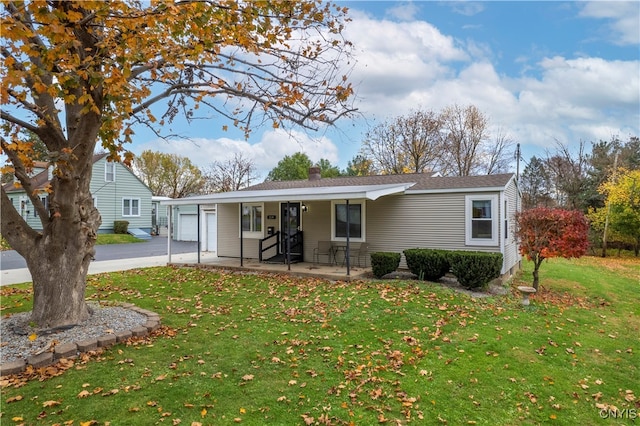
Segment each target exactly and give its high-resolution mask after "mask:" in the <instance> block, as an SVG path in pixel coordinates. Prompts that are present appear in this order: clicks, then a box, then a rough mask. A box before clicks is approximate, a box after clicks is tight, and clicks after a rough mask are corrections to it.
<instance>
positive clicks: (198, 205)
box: [196, 204, 200, 263]
mask: <svg viewBox="0 0 640 426" xmlns="http://www.w3.org/2000/svg"><path fill="white" fill-rule="evenodd" d="M196 206H197V207H198V216H197V217H198V219H197V220H198V226H197V230H198V263H200V204H196Z"/></svg>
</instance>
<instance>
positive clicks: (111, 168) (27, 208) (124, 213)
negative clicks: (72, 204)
mask: <svg viewBox="0 0 640 426" xmlns="http://www.w3.org/2000/svg"><path fill="white" fill-rule="evenodd" d="M92 170H93V171H92V176H91V183H90V191H91V195H92V197H93V203H94V205H95V206H96V208H97V209H98V210H99V211H100V216H101V217H102V224H101V225H100V228H99V229H98V232H99V233H111V232H113V223H114V221H117V220H126V221H127V222H129V229H130V230H133V229H140V230H142V231H144V232H145V233H150V232H151V230H152V206H151V190H150V189H149V187H148V186H147V185H145V184H144V183H143V182H142V181H141V180H140V179H138V177H137V176H136V175H134V174H133V173H132V172H131V170H129V169H128V168H127V167H125V166H124V165H122V164H121V163H113V162H109V161H107V154H96V155H94V156H93V169H92ZM52 172H53V169H52V167H51V165H50V164H49V163H45V162H36V164H35V167H34V170H33V173H32V175H33V182H34V188H35V189H37V190H39V191H41V195H40V197H41V198H42V200H43V202H44V203H45V205H46V203H48V195H47V192H46V187H47V186H48V185H49V181H50V180H51V177H52ZM5 191H6V192H7V195H8V196H9V199H10V200H11V202H12V203H13V205H14V206H15V207H16V209H17V210H18V212H19V213H20V214H21V215H22V217H23V218H24V219H25V220H26V221H27V223H28V224H29V225H30V226H31V227H32V228H34V229H42V224H41V223H40V220H39V219H38V217H37V213H36V211H35V210H34V209H33V206H31V205H30V201H29V199H28V198H27V196H26V193H25V191H24V189H22V188H21V187H19V186H18V187H16V186H15V185H14V184H13V183H11V184H7V185H6V186H5Z"/></svg>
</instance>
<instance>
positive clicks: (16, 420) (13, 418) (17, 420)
mask: <svg viewBox="0 0 640 426" xmlns="http://www.w3.org/2000/svg"><path fill="white" fill-rule="evenodd" d="M11 420H13V421H14V422H21V421H23V420H24V419H23V418H22V417H11Z"/></svg>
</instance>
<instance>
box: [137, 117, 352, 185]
mask: <svg viewBox="0 0 640 426" xmlns="http://www.w3.org/2000/svg"><path fill="white" fill-rule="evenodd" d="M132 149H133V151H134V153H135V154H140V153H142V151H144V150H151V151H156V152H164V153H169V154H177V155H181V156H184V157H187V158H189V159H190V160H191V162H192V163H194V164H195V165H196V166H198V167H199V168H201V169H203V168H206V167H208V166H209V165H210V164H211V163H213V162H215V161H225V160H227V159H230V158H232V157H233V155H234V154H236V153H242V154H243V155H244V156H245V157H247V158H250V159H252V160H253V162H254V164H255V165H256V168H257V170H258V174H259V175H260V176H261V177H262V178H264V177H266V175H267V174H268V173H269V171H270V170H271V169H273V168H274V167H275V166H276V165H277V164H278V161H280V160H282V159H283V158H284V157H285V156H286V155H292V154H295V153H296V152H304V153H305V154H307V155H308V156H309V158H310V159H311V161H313V162H317V161H319V160H320V159H321V158H326V159H327V160H329V161H330V162H331V164H337V163H338V159H339V158H338V157H339V156H338V148H337V147H336V145H335V144H334V143H333V142H332V141H331V140H330V139H328V138H326V137H318V138H312V137H310V136H309V135H307V134H305V133H303V132H298V131H290V132H285V131H283V130H279V129H278V130H269V131H266V132H264V133H263V134H262V136H261V137H260V140H259V141H258V142H255V143H249V142H247V141H244V140H234V139H228V138H217V139H205V138H196V139H192V140H174V141H171V142H166V141H164V140H154V141H150V142H146V143H143V144H137V145H135V146H134V147H132Z"/></svg>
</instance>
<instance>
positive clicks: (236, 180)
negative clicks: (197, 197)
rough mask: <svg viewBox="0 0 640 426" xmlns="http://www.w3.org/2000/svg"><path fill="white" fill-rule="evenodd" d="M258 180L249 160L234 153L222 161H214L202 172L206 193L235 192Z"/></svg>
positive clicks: (251, 161) (252, 164)
mask: <svg viewBox="0 0 640 426" xmlns="http://www.w3.org/2000/svg"><path fill="white" fill-rule="evenodd" d="M256 179H258V175H257V172H256V166H255V164H254V162H253V160H252V159H251V158H248V157H245V156H244V155H243V154H242V153H236V154H234V155H233V157H232V158H228V159H226V160H224V161H214V162H213V163H211V164H210V165H209V167H208V168H207V169H206V170H205V172H204V180H205V188H206V189H205V190H206V192H229V191H237V190H239V189H242V188H244V187H246V186H249V185H251V182H252V181H254V180H256Z"/></svg>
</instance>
